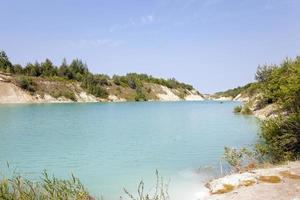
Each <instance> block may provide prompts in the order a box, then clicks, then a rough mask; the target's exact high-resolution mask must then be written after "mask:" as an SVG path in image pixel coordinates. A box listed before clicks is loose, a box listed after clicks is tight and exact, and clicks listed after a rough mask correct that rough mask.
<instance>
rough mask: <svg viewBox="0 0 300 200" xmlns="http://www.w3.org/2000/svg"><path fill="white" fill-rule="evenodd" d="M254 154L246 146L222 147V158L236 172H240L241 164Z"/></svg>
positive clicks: (251, 158) (245, 162)
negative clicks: (235, 147)
mask: <svg viewBox="0 0 300 200" xmlns="http://www.w3.org/2000/svg"><path fill="white" fill-rule="evenodd" d="M253 157H254V154H253V152H251V151H249V150H248V149H247V148H245V147H243V148H241V149H234V148H229V147H225V148H224V159H225V160H226V161H227V163H228V164H229V165H230V166H231V167H232V168H233V169H234V171H236V172H240V171H241V170H242V169H243V166H244V165H245V164H247V163H249V162H250V161H252V160H253Z"/></svg>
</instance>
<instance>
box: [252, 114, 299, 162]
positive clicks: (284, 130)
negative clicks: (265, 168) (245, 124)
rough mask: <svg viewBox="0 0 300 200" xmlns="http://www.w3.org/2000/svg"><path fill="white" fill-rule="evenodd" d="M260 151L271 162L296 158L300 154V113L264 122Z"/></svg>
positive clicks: (258, 147)
mask: <svg viewBox="0 0 300 200" xmlns="http://www.w3.org/2000/svg"><path fill="white" fill-rule="evenodd" d="M260 137H261V140H262V141H261V143H260V144H259V145H257V146H256V149H257V151H258V152H260V153H261V154H262V155H264V156H265V158H266V159H268V160H270V161H271V162H274V163H278V162H282V161H286V160H294V159H297V158H299V156H300V115H299V113H295V114H292V115H290V116H289V117H285V116H278V117H276V118H274V119H269V120H267V121H264V122H262V130H261V134H260Z"/></svg>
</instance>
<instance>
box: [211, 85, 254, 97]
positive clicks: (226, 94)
mask: <svg viewBox="0 0 300 200" xmlns="http://www.w3.org/2000/svg"><path fill="white" fill-rule="evenodd" d="M254 85H255V83H249V84H247V85H245V86H243V87H237V88H234V89H229V90H226V91H224V92H217V93H216V94H215V95H216V96H223V97H233V98H234V97H236V96H237V95H239V94H241V93H246V92H247V91H248V90H249V92H250V91H251V93H254V92H255V89H254V87H255V86H254Z"/></svg>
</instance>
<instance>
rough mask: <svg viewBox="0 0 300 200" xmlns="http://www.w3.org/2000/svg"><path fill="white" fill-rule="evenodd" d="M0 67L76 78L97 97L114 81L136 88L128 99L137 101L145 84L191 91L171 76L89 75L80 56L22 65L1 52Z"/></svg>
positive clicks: (146, 94) (49, 76)
mask: <svg viewBox="0 0 300 200" xmlns="http://www.w3.org/2000/svg"><path fill="white" fill-rule="evenodd" d="M0 70H1V71H4V72H9V73H12V74H18V75H24V76H34V77H43V78H47V79H50V80H53V79H54V78H61V79H68V80H74V81H78V82H80V83H81V86H82V87H83V88H85V89H86V90H87V92H89V93H90V94H93V95H95V96H96V97H100V98H107V97H108V92H107V89H106V86H112V84H113V83H114V84H115V85H117V86H121V87H126V88H127V87H129V88H131V89H132V90H135V93H136V95H135V96H132V97H131V99H135V100H136V101H146V100H147V98H149V93H150V92H151V88H149V89H146V88H145V87H146V86H145V84H144V83H154V84H160V85H163V86H166V87H168V88H171V89H178V90H179V91H182V92H181V93H180V97H181V98H183V97H184V96H185V95H186V93H185V90H193V87H192V86H191V85H188V84H185V83H181V82H178V81H177V80H176V79H174V78H172V79H167V80H165V79H159V78H154V77H152V76H149V75H147V74H137V73H128V74H126V75H125V76H116V75H114V76H113V77H112V78H110V77H109V76H108V75H105V74H92V73H90V72H89V70H88V68H87V65H86V64H85V63H84V62H83V61H82V60H79V59H74V60H72V62H71V64H68V63H67V61H66V59H63V61H62V63H61V65H60V66H59V67H57V66H55V65H53V63H52V62H51V60H49V59H46V60H45V61H44V62H41V63H39V62H35V63H34V64H33V63H28V64H27V65H26V66H25V67H24V68H23V67H22V66H21V65H12V64H11V63H10V61H9V59H8V57H7V55H6V54H5V52H4V51H1V52H0ZM21 85H22V87H23V88H24V89H27V90H31V91H33V87H30V82H28V81H27V82H25V81H22V84H21ZM52 95H53V96H65V97H67V98H70V99H72V100H75V98H74V96H73V95H72V94H71V93H70V94H68V93H67V92H66V93H65V94H61V92H55V93H53V94H52Z"/></svg>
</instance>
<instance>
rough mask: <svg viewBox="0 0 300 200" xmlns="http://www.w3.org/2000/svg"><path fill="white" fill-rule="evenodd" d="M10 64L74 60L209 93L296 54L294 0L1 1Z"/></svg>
mask: <svg viewBox="0 0 300 200" xmlns="http://www.w3.org/2000/svg"><path fill="white" fill-rule="evenodd" d="M0 5H1V12H0V19H1V25H0V49H3V50H5V51H6V52H7V54H8V55H9V57H10V59H11V60H12V61H13V63H20V64H26V63H27V62H34V61H36V60H38V61H41V60H44V59H45V58H50V59H51V60H53V62H54V63H55V64H59V63H60V62H61V60H62V59H63V58H64V57H65V58H67V60H70V59H72V58H76V57H78V58H81V59H83V60H84V61H86V62H87V64H88V66H89V68H90V70H91V71H92V72H99V73H107V74H109V75H113V74H125V73H127V72H141V73H148V74H152V75H154V76H158V77H164V78H167V77H175V78H176V79H178V80H180V81H184V82H188V83H191V84H193V85H194V86H195V87H196V88H197V89H199V90H200V91H201V92H204V93H212V92H215V91H220V90H224V89H228V88H232V87H236V86H239V85H243V84H245V83H247V82H250V81H253V77H254V72H255V70H256V67H257V66H258V64H264V63H279V62H280V61H281V60H282V59H283V58H285V57H287V56H288V57H294V56H296V55H300V11H299V8H300V1H299V0H235V1H234V0H106V1H104V0H98V1H96V0H48V1H46V0H26V1H20V0H6V1H4V0H0Z"/></svg>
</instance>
